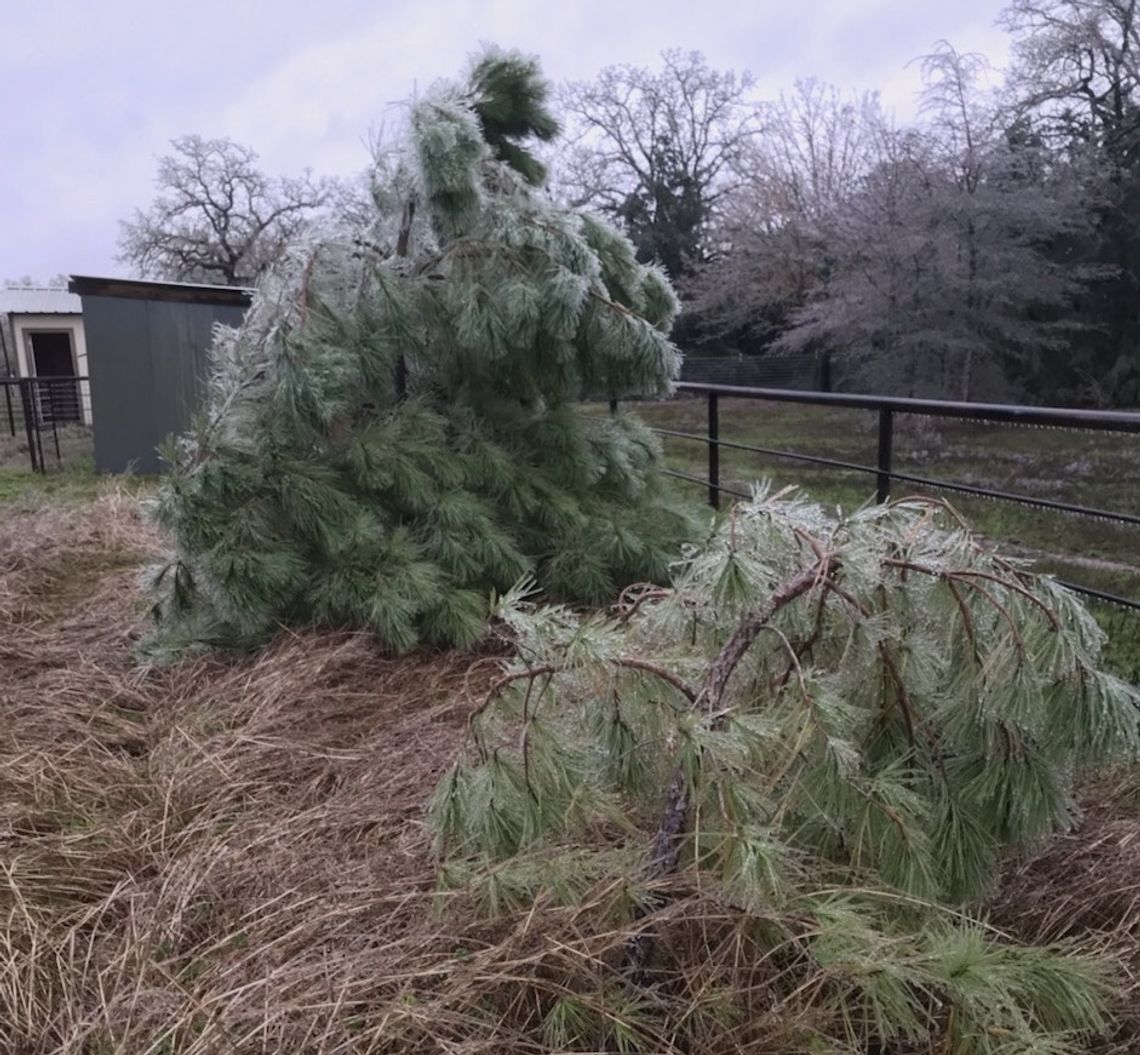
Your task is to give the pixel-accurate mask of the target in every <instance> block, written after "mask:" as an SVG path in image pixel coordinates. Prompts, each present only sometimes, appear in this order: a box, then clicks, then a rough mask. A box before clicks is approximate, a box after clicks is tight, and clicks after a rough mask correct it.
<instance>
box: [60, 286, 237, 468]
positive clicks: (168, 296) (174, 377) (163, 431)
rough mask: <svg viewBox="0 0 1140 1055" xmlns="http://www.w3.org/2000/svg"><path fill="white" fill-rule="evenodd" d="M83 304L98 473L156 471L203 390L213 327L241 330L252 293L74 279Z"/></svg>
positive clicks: (225, 288) (73, 289)
mask: <svg viewBox="0 0 1140 1055" xmlns="http://www.w3.org/2000/svg"><path fill="white" fill-rule="evenodd" d="M68 289H69V290H70V291H71V293H73V294H78V298H77V299H79V300H81V301H82V311H83V322H84V329H85V331H86V340H87V348H88V350H89V353H90V354H89V356H88V376H89V377H90V378H91V404H92V412H93V416H94V419H95V430H94V431H95V468H96V469H97V470H98V471H99V472H110V473H117V472H125V471H128V470H133V471H135V472H141V473H157V472H159V471H160V470H161V463H160V460H159V457H158V453H157V448H158V446H159V445H160V444H161V443H163V441H165V440H166V438H167V437H168V436H170V435H172V434H177V433H180V432H184V431H185V430H186V429H187V428H188V427H189V425H190V422H191V418H192V416H193V414H194V411H195V410H196V409H197V407H198V406H199V404H200V402H201V399H202V394H203V391H204V387H205V379H206V373H207V352H208V350H209V347H210V343H211V340H212V337H213V330H214V327H215V325H218V324H221V325H225V326H240V325H241V322H242V319H243V318H244V317H245V312H246V309H247V308H248V307H249V305H250V301H251V298H252V291H251V290H248V289H242V288H236V287H231V286H203V285H192V284H189V283H183V282H149V281H142V280H135V279H118V278H96V277H91V276H86V275H73V276H72V277H71V282H70V284H69V285H68Z"/></svg>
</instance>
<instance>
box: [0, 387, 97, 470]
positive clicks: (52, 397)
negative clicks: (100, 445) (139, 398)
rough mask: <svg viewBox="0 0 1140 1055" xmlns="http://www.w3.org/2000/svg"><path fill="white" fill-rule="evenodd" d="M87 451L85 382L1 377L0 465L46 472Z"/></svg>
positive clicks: (88, 399) (87, 391) (88, 410)
mask: <svg viewBox="0 0 1140 1055" xmlns="http://www.w3.org/2000/svg"><path fill="white" fill-rule="evenodd" d="M91 450H92V436H91V389H90V386H89V383H88V379H87V378H86V377H0V466H6V467H30V468H31V469H32V471H33V472H38V473H46V472H47V471H48V470H49V469H50V468H62V467H63V466H64V465H65V464H67V463H71V462H76V461H79V460H81V459H85V458H89V457H90V454H91Z"/></svg>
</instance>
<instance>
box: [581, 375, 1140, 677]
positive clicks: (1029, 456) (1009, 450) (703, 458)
mask: <svg viewBox="0 0 1140 1055" xmlns="http://www.w3.org/2000/svg"><path fill="white" fill-rule="evenodd" d="M624 406H625V407H626V408H627V409H628V408H632V409H633V410H634V411H635V412H636V413H637V414H638V416H640V417H641V418H642V419H643V420H644V421H646V422H647V423H648V424H650V425H651V426H653V427H655V428H660V429H668V430H670V431H674V432H684V433H689V434H693V435H694V436H695V437H696V438H693V439H688V438H679V437H675V436H663V437H662V441H663V443H664V447H665V454H666V459H667V462H668V465H669V467H670V468H672V469H674V470H677V471H680V472H683V473H688V474H689V475H692V476H696V477H700V478H701V479H706V478H707V472H708V447H707V445H706V443H705V442H704V439H703V438H704V436H705V435H706V428H707V404H706V401H705V399H703V398H686V397H682V398H678V399H674V400H671V401H668V402H659V403H653V402H645V403H629V404H625V405H624ZM589 411H590V412H591V413H604V412H606V406H605V404H596V405H591V406H590V407H589ZM720 437H721V440H722V441H728V442H729V443H739V444H744V445H747V446H754V447H765V448H768V449H769V450H771V451H783V452H791V453H800V454H807V455H812V456H815V457H821V458H831V459H835V460H838V461H845V462H850V463H853V464H855V465H861V466H866V467H868V468H873V467H874V466H875V464H876V462H877V457H878V415H877V413H876V412H875V411H868V410H848V409H845V408H834V407H816V406H798V405H794V404H789V403H770V402H760V401H756V400H749V399H722V400H721V401H720ZM893 467H894V469H895V470H896V471H897V472H903V473H909V474H911V475H914V476H921V477H925V478H929V479H936V480H943V481H950V482H953V483H961V484H968V485H971V486H975V487H986V488H990V489H993V490H999V491H1007V492H1010V493H1014V494H1022V495H1027V496H1030V497H1034V498H1039V499H1047V500H1052V501H1061V502H1071V503H1075V504H1078V505H1083V506H1088V507H1091V508H1097V509H1106V510H1111V511H1114V512H1121V513H1131V514H1134V515H1140V436H1125V435H1120V434H1112V433H1097V432H1087V431H1081V430H1075V429H1056V428H1039V427H1031V426H1018V425H1003V424H990V423H987V422H973V421H954V420H950V419H939V418H920V417H915V416H911V415H902V414H896V415H895V429H894V459H893ZM720 473H721V483H722V484H723V485H724V486H727V487H731V488H735V489H739V490H742V491H747V490H748V489H749V487H750V486H751V485H752V484H753V483H754V482H755V481H757V480H759V479H761V478H767V479H770V480H771V481H772V482H773V483H774V484H775V485H776V486H778V487H783V486H785V485H788V484H795V485H798V486H800V487H802V488H803V490H804V491H805V492H806V493H807V494H808V495H810V496H811V497H813V498H814V499H815V500H817V501H819V502H821V503H823V504H825V505H828V506H842V507H843V508H845V509H851V508H855V507H857V506H859V505H861V504H863V503H864V502H869V501H873V500H874V497H875V476H874V474H873V473H867V472H858V471H854V470H850V469H839V468H834V467H830V466H818V465H813V464H810V463H806V462H803V461H797V460H795V459H791V458H782V457H779V456H777V455H775V454H756V453H752V452H747V451H740V450H735V449H733V448H731V447H728V446H722V448H721V454H720ZM677 487H678V489H679V493H680V494H684V495H686V496H693V497H696V498H698V499H703V498H704V491H703V489H702V488H701V487H700V486H699V485H697V484H690V483H684V482H678V484H677ZM915 494H927V495H936V496H939V497H943V498H946V499H947V500H948V501H949V502H950V503H951V504H952V505H953V506H954V507H955V508H956V509H957V510H958V511H959V512H960V513H961V514H962V515H963V516H964V517H965V518H966V519H967V520H968V521H969V523H970V524H971V525H972V526H973V527H974V529H975V530H976V531H978V532H979V533H980V534H981V535H983V536H984V537H986V538H987V539H990V540H992V541H994V542H995V543H997V544H998V545H1000V546H1001V547H1002V548H1004V549H1005V550H1006V551H1007V552H1009V553H1011V554H1012V555H1016V556H1022V557H1025V558H1027V559H1030V560H1032V561H1033V562H1034V567H1035V568H1037V569H1038V570H1040V571H1042V572H1045V573H1047V574H1051V575H1056V576H1057V577H1058V578H1061V579H1065V580H1067V581H1070V582H1073V583H1077V584H1079V585H1084V586H1089V587H1092V588H1094V589H1099V590H1104V591H1105V592H1108V593H1113V594H1116V595H1118V596H1122V597H1128V598H1132V599H1136V600H1140V545H1138V543H1140V528H1137V527H1134V526H1131V525H1127V524H1117V523H1113V522H1111V521H1106V520H1097V519H1092V518H1089V517H1084V516H1076V515H1072V514H1066V513H1059V512H1054V511H1050V510H1045V509H1038V508H1032V507H1028V506H1021V505H1016V504H1014V503H1011V502H1007V501H1001V500H993V499H981V498H976V497H970V496H967V495H963V494H960V493H955V492H952V491H949V490H941V489H937V488H933V487H927V486H922V485H914V484H908V483H905V482H900V481H895V482H894V483H893V485H892V495H893V496H894V497H903V496H907V495H915ZM1093 607H1094V610H1095V611H1096V612H1097V615H1098V618H1099V619H1100V620H1101V622H1102V625H1104V626H1105V628H1106V630H1108V631H1109V633H1110V635H1111V636H1112V645H1111V647H1110V654H1111V656H1112V660H1113V666H1114V667H1115V668H1116V669H1117V670H1118V671H1120V672H1121V673H1123V674H1126V675H1127V676H1131V677H1133V678H1134V679H1136V680H1140V615H1138V614H1136V613H1130V612H1127V611H1124V610H1121V609H1116V608H1110V607H1108V606H1105V605H1094V606H1093Z"/></svg>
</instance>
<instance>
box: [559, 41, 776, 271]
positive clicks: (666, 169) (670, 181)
mask: <svg viewBox="0 0 1140 1055" xmlns="http://www.w3.org/2000/svg"><path fill="white" fill-rule="evenodd" d="M752 83H753V81H752V78H751V76H750V75H749V74H747V73H744V74H740V75H738V74H736V73H735V72H733V71H731V70H730V71H724V72H722V71H719V70H714V69H712V68H710V67H709V66H708V64H707V63H706V62H705V59H704V57H703V56H702V55H701V54H700V53H699V52H695V51H694V52H682V51H679V50H671V51H666V52H664V53H663V55H662V67H661V69H660V71H656V72H655V71H652V70H649V69H645V68H641V67H636V66H610V67H607V68H606V69H604V70H602V72H601V73H600V74H599V75H598V77H597V79H596V80H594V81H589V82H576V83H572V84H569V85H567V86H566V87H565V88H564V89H563V91H562V93H561V102H562V106H563V109H564V111H565V113H566V118H567V123H568V125H569V129H570V133H571V137H572V140H573V142H574V144H575V147H576V149H572V150H571V152H570V157H569V167H570V170H571V175H570V177H569V178H568V179H567V180H566V181H565V183H564V185H563V186H562V187H561V188H560V189H561V190H562V192H563V193H564V194H565V195H566V196H567V197H568V198H570V199H571V201H572V202H573V203H574V204H576V205H587V206H593V207H595V208H597V209H599V210H600V211H602V212H605V213H607V214H609V215H610V216H611V217H613V218H615V219H617V220H619V221H620V222H622V223H623V224H624V226H625V227H626V230H627V231H628V233H629V234H630V236H631V237H632V239H633V241H634V244H635V245H636V246H637V249H638V254H639V257H640V258H641V259H642V260H646V261H648V260H656V261H657V262H659V263H660V264H662V265H663V266H664V267H665V268H666V270H668V271H669V273H670V274H671V275H673V276H674V277H678V276H680V275H682V274H684V273H685V272H686V271H687V270H688V268H689V267H690V266H691V264H692V263H693V262H694V261H695V260H696V259H699V258H700V256H701V255H702V253H703V251H704V246H705V234H706V231H707V228H708V225H709V223H710V220H711V218H712V217H713V215H714V214H715V212H716V209H717V208H718V205H719V203H720V201H721V200H722V198H723V197H724V195H725V194H726V193H728V191H729V189H730V187H731V185H732V182H733V179H732V176H733V172H734V170H735V165H736V163H737V162H738V161H739V159H740V156H741V154H742V152H743V151H744V150H745V149H746V147H747V145H748V144H749V142H751V140H752V139H753V137H754V136H755V135H756V133H757V131H758V128H759V126H758V123H757V121H756V114H755V107H754V106H753V105H752V104H750V103H749V101H748V98H747V96H748V92H749V90H750V89H751V87H752Z"/></svg>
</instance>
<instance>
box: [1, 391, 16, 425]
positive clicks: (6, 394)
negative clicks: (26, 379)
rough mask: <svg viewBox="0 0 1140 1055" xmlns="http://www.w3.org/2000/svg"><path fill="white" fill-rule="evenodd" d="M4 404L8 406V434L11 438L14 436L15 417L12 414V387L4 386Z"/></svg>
mask: <svg viewBox="0 0 1140 1055" xmlns="http://www.w3.org/2000/svg"><path fill="white" fill-rule="evenodd" d="M4 402H5V403H6V404H7V406H8V432H9V434H10V435H11V436H13V437H15V435H16V415H15V414H13V413H12V386H11V385H4Z"/></svg>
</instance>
